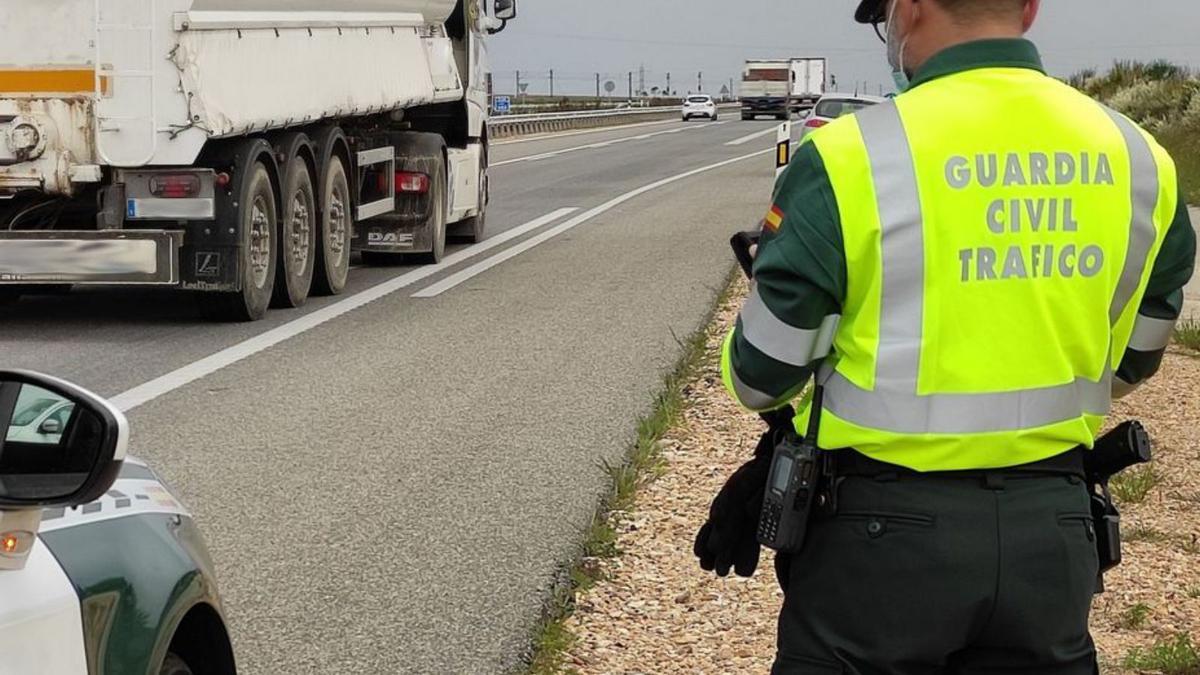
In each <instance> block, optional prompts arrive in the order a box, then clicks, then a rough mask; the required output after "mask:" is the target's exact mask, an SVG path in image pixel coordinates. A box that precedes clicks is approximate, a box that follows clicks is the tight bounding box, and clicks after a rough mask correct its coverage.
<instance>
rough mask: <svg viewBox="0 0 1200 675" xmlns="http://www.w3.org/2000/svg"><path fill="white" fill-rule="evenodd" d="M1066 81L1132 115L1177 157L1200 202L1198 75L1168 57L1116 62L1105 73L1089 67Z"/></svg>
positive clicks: (1188, 188) (1186, 187) (1190, 196)
mask: <svg viewBox="0 0 1200 675" xmlns="http://www.w3.org/2000/svg"><path fill="white" fill-rule="evenodd" d="M1068 83H1069V84H1071V85H1072V86H1074V87H1075V88H1077V89H1079V90H1081V91H1083V92H1084V93H1086V94H1088V95H1089V96H1091V97H1093V98H1095V99H1097V100H1099V101H1102V102H1104V103H1106V104H1108V105H1110V106H1112V107H1113V108H1115V109H1116V110H1119V111H1120V112H1122V113H1125V114H1126V115H1128V116H1129V117H1130V118H1131V119H1133V120H1134V121H1135V122H1137V123H1138V124H1140V125H1142V127H1143V128H1144V129H1146V131H1149V132H1150V133H1152V134H1154V136H1155V137H1156V138H1158V141H1159V142H1160V143H1162V145H1163V147H1165V148H1166V149H1167V151H1169V152H1170V153H1171V156H1172V157H1174V158H1175V163H1176V164H1177V165H1178V167H1179V179H1180V184H1181V185H1182V186H1183V191H1184V195H1185V196H1186V197H1187V200H1188V201H1189V202H1190V203H1192V204H1200V95H1198V94H1200V77H1198V76H1197V73H1195V72H1193V71H1191V70H1188V69H1187V68H1183V67H1181V66H1177V65H1175V64H1173V63H1170V62H1167V61H1153V62H1150V63H1141V62H1136V61H1118V62H1117V63H1116V64H1114V65H1113V67H1112V68H1111V69H1110V70H1109V71H1107V72H1103V73H1102V72H1099V71H1096V70H1085V71H1082V72H1079V73H1076V74H1075V75H1073V76H1072V77H1071V78H1070V79H1069V80H1068Z"/></svg>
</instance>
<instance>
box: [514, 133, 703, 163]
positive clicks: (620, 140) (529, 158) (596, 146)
mask: <svg viewBox="0 0 1200 675" xmlns="http://www.w3.org/2000/svg"><path fill="white" fill-rule="evenodd" d="M721 124H724V122H714V123H712V124H709V125H707V126H704V125H699V124H697V125H692V126H685V127H676V128H674V129H667V130H666V131H656V132H654V133H651V134H641V135H638V136H625V137H622V138H614V139H612V140H609V141H598V142H596V143H588V144H587V145H577V146H575V147H573V148H563V149H562V150H550V151H547V152H542V153H538V154H536V155H526V156H525V157H516V158H514V159H506V160H504V161H503V162H492V166H493V167H498V166H506V165H508V164H518V163H521V162H536V161H538V160H542V159H550V158H551V157H558V156H559V155H565V154H567V153H571V152H579V151H580V150H597V149H600V148H607V147H609V146H613V145H616V144H617V143H625V142H627V141H644V140H646V139H647V138H654V137H655V136H663V135H666V134H677V133H679V132H681V131H688V130H691V129H705V128H708V127H715V126H719V125H721Z"/></svg>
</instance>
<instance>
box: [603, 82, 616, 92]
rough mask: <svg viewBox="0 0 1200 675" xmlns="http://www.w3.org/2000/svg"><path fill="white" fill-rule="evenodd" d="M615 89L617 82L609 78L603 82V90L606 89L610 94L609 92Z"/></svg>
mask: <svg viewBox="0 0 1200 675" xmlns="http://www.w3.org/2000/svg"><path fill="white" fill-rule="evenodd" d="M616 90H617V83H616V82H613V81H612V80H609V81H608V82H605V83H604V91H607V92H608V93H610V94H611V93H613V92H614V91H616Z"/></svg>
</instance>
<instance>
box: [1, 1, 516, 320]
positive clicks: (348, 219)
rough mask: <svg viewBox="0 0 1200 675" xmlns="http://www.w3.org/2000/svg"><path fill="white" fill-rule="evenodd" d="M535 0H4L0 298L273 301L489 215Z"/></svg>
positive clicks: (239, 306)
mask: <svg viewBox="0 0 1200 675" xmlns="http://www.w3.org/2000/svg"><path fill="white" fill-rule="evenodd" d="M515 16H516V0H339V2H329V1H328V0H121V1H119V2H118V1H115V0H114V1H111V2H110V1H108V0H104V1H98V0H38V1H37V2H4V3H0V64H2V65H0V304H3V303H5V302H12V301H14V300H15V299H17V298H19V297H20V296H21V295H22V294H25V293H30V292H40V291H43V290H46V289H47V288H52V287H56V286H57V287H70V286H72V285H141V286H160V287H163V286H165V287H174V288H179V289H183V290H189V291H193V292H195V293H197V295H198V297H199V299H200V300H201V303H202V306H203V307H204V308H206V310H207V313H208V314H210V315H211V316H212V317H213V318H214V319H218V320H255V319H260V318H262V317H263V316H264V314H266V312H267V309H268V307H284V308H286V307H297V306H299V305H301V304H303V303H304V301H305V300H306V299H307V298H308V297H309V295H310V294H312V295H335V294H338V293H341V292H342V291H343V289H344V288H345V287H346V281H347V275H348V274H350V268H351V263H350V256H351V252H356V253H361V255H362V260H363V262H365V263H367V264H372V263H382V264H388V263H390V262H392V261H394V260H396V259H398V258H399V257H401V256H410V255H413V254H416V255H418V256H419V257H421V258H422V259H424V260H425V261H428V262H437V261H439V260H440V259H441V258H442V256H443V254H444V252H445V248H446V235H447V233H449V234H451V235H457V236H460V237H462V238H464V239H466V240H468V241H473V240H477V239H479V238H481V237H482V236H483V230H484V218H485V212H486V208H487V203H488V133H487V129H488V127H487V119H488V112H489V94H490V92H489V87H488V83H489V79H490V78H489V74H488V72H489V71H488V59H487V45H486V37H487V36H488V35H489V34H491V33H496V32H499V31H500V30H501V29H502V28H503V27H504V25H505V23H506V22H507V21H508V20H510V19H513V18H514V17H515Z"/></svg>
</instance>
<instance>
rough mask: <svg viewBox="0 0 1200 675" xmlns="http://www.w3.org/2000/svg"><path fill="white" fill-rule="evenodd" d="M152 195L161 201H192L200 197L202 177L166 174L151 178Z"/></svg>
mask: <svg viewBox="0 0 1200 675" xmlns="http://www.w3.org/2000/svg"><path fill="white" fill-rule="evenodd" d="M150 194H152V195H154V196H155V197H159V198H160V199H190V198H192V197H197V196H199V195H200V177H199V176H196V175H192V174H186V173H179V174H164V175H161V176H152V177H151V178H150Z"/></svg>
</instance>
